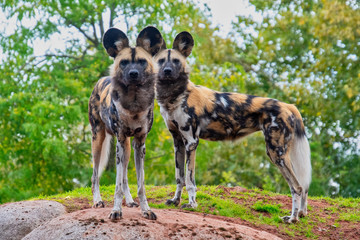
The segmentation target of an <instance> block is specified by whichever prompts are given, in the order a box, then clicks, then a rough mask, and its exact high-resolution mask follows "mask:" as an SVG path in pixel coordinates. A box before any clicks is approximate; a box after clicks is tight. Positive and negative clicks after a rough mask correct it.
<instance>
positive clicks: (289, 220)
mask: <svg viewBox="0 0 360 240" xmlns="http://www.w3.org/2000/svg"><path fill="white" fill-rule="evenodd" d="M282 220H283V222H284V223H288V224H291V223H296V222H298V221H299V219H297V218H294V217H293V216H285V217H282Z"/></svg>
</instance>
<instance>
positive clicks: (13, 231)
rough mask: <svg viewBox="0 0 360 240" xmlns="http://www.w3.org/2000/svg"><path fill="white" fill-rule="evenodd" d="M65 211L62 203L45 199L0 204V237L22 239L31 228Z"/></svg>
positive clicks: (13, 239)
mask: <svg viewBox="0 0 360 240" xmlns="http://www.w3.org/2000/svg"><path fill="white" fill-rule="evenodd" d="M65 213H66V209H65V207H64V206H63V205H62V204H60V203H58V202H54V201H46V200H39V201H22V202H15V203H6V204H3V205H0V239H7V240H10V239H11V240H16V239H22V238H23V237H24V236H26V235H27V234H28V233H30V232H31V231H32V230H33V229H35V228H37V227H38V226H40V225H42V224H44V223H46V222H48V221H49V220H51V219H53V218H56V217H58V216H59V215H61V214H65Z"/></svg>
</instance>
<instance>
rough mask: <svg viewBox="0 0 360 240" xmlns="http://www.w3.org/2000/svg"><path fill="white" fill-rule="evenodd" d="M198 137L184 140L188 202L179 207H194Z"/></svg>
mask: <svg viewBox="0 0 360 240" xmlns="http://www.w3.org/2000/svg"><path fill="white" fill-rule="evenodd" d="M198 144H199V139H191V140H189V139H187V140H186V145H185V149H186V178H185V184H186V191H187V192H188V194H189V203H188V204H183V205H182V206H181V208H196V207H197V203H196V184H195V155H196V148H197V146H198Z"/></svg>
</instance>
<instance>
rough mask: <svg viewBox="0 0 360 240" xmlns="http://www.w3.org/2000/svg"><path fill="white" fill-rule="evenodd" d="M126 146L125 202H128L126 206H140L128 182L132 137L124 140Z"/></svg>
mask: <svg viewBox="0 0 360 240" xmlns="http://www.w3.org/2000/svg"><path fill="white" fill-rule="evenodd" d="M124 147H125V149H126V150H125V152H124V162H123V168H122V170H123V181H122V182H123V184H122V187H123V192H124V195H125V202H126V206H128V207H138V206H139V205H138V204H137V203H136V202H134V200H133V198H132V196H131V194H130V188H129V182H128V177H127V169H128V164H129V159H130V154H131V145H130V138H126V140H125V142H124Z"/></svg>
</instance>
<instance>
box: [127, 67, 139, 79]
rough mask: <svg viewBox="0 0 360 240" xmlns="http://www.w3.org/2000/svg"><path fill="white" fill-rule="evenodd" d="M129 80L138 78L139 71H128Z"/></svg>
mask: <svg viewBox="0 0 360 240" xmlns="http://www.w3.org/2000/svg"><path fill="white" fill-rule="evenodd" d="M129 75H130V78H132V79H136V78H137V77H138V76H139V71H138V70H136V69H133V70H130V71H129Z"/></svg>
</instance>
